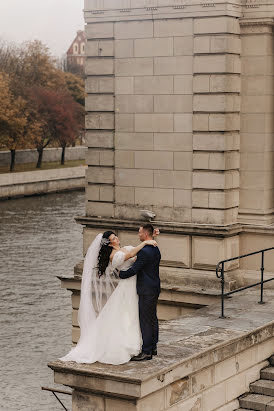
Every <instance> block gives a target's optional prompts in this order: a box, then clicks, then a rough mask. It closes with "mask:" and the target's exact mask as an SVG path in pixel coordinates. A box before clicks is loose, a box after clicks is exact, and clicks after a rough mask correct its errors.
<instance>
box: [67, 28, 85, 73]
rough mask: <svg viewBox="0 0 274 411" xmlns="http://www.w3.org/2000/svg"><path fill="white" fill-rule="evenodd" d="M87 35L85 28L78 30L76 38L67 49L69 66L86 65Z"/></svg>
mask: <svg viewBox="0 0 274 411" xmlns="http://www.w3.org/2000/svg"><path fill="white" fill-rule="evenodd" d="M85 55H86V36H85V32H84V31H83V30H78V31H77V35H76V37H75V39H74V40H73V42H72V44H71V45H70V47H69V49H68V51H67V65H68V66H77V65H78V66H82V67H83V66H84V64H85V60H86V56H85Z"/></svg>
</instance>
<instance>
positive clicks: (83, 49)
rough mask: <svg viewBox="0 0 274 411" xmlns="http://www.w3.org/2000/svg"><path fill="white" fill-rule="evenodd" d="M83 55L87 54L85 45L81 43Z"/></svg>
mask: <svg viewBox="0 0 274 411" xmlns="http://www.w3.org/2000/svg"><path fill="white" fill-rule="evenodd" d="M81 54H85V43H81Z"/></svg>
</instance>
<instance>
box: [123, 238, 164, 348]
mask: <svg viewBox="0 0 274 411" xmlns="http://www.w3.org/2000/svg"><path fill="white" fill-rule="evenodd" d="M160 260H161V253H160V250H159V248H158V247H154V246H153V245H146V246H145V247H143V248H142V250H141V251H139V253H138V254H137V260H136V261H135V263H134V264H133V265H132V267H131V268H129V269H128V270H127V271H120V274H119V275H120V278H129V277H132V276H134V275H137V294H138V295H139V317H140V326H141V332H142V337H143V347H142V351H143V352H145V353H147V354H151V352H152V350H154V349H156V346H157V342H158V338H159V326H158V318H157V301H158V297H159V294H160V291H161V287H160V277H159V265H160Z"/></svg>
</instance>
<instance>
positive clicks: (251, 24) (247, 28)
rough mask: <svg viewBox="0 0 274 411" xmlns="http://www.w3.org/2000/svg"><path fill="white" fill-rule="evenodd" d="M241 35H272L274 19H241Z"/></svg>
mask: <svg viewBox="0 0 274 411" xmlns="http://www.w3.org/2000/svg"><path fill="white" fill-rule="evenodd" d="M239 22H240V27H241V34H242V35H247V34H251V35H252V34H253V35H254V34H256V35H260V34H270V35H272V33H273V26H274V18H261V19H260V18H257V19H256V18H254V19H246V18H241V19H239Z"/></svg>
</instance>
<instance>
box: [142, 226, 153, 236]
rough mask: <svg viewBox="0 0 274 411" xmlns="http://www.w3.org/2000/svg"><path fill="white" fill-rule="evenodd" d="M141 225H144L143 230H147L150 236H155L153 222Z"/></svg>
mask: <svg viewBox="0 0 274 411" xmlns="http://www.w3.org/2000/svg"><path fill="white" fill-rule="evenodd" d="M141 227H143V230H145V231H146V232H147V233H148V235H149V236H150V237H153V232H154V227H153V225H152V224H144V225H141Z"/></svg>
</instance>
